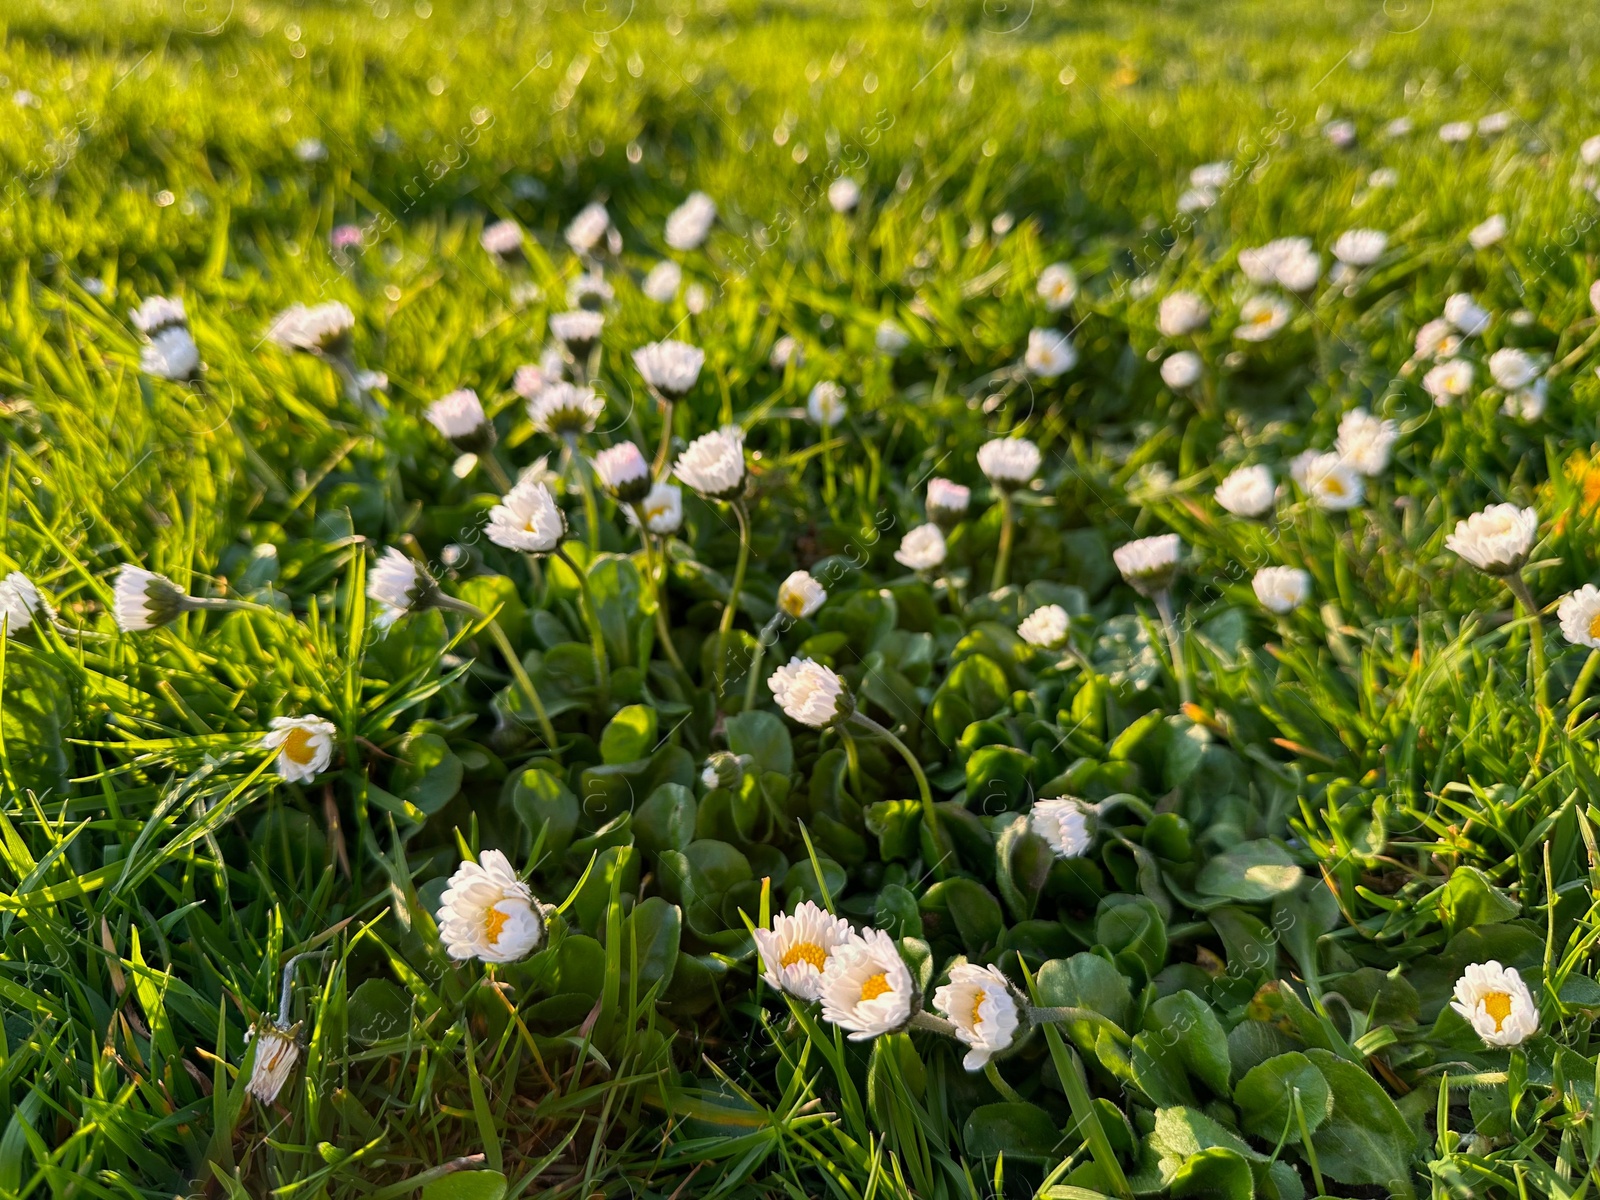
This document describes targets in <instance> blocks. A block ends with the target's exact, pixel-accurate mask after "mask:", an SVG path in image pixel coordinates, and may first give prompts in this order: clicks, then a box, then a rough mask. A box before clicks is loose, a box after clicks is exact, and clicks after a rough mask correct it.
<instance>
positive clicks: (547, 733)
mask: <svg viewBox="0 0 1600 1200" xmlns="http://www.w3.org/2000/svg"><path fill="white" fill-rule="evenodd" d="M455 603H456V604H457V605H461V606H463V607H462V608H461V609H460V611H462V612H465V613H467V614H468V615H469V616H472V617H474V618H475V619H477V620H480V621H484V622H486V624H485V626H484V627H485V628H486V629H488V631H489V636H490V637H491V638H493V639H494V644H495V645H496V646H497V647H499V649H500V655H501V657H502V658H504V659H505V660H506V666H507V667H509V668H510V670H511V677H512V678H513V679H515V680H516V681H517V686H518V687H520V688H521V689H522V694H523V695H524V696H526V697H527V699H528V703H529V704H530V705H532V706H533V716H534V719H535V720H536V721H538V722H539V732H540V733H541V734H543V735H544V740H545V743H546V744H547V745H548V746H549V747H550V753H551V754H552V755H554V756H555V758H556V760H557V761H558V762H559V761H560V759H561V744H560V743H559V742H558V741H557V740H556V727H555V726H554V725H552V724H550V714H549V713H547V712H545V710H544V701H543V700H541V699H539V690H538V689H537V688H536V687H534V686H533V680H531V679H529V678H528V672H527V671H526V670H524V669H523V666H522V659H520V658H518V657H517V652H516V650H515V649H514V648H513V647H512V645H511V639H510V638H508V637H507V636H506V631H505V630H504V629H502V628H501V627H500V622H499V620H498V619H497V618H494V617H491V616H489V614H488V613H486V612H484V611H483V609H481V608H479V607H478V606H477V605H476V604H468V603H467V601H465V600H457V601H456V602H455Z"/></svg>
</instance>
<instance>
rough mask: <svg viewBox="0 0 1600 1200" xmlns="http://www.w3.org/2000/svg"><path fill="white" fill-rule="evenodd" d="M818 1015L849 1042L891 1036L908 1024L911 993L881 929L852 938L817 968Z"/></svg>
mask: <svg viewBox="0 0 1600 1200" xmlns="http://www.w3.org/2000/svg"><path fill="white" fill-rule="evenodd" d="M821 993H822V1015H823V1017H824V1018H825V1019H826V1020H828V1021H831V1022H833V1024H835V1025H837V1026H839V1027H840V1028H841V1029H846V1030H848V1031H849V1033H850V1040H851V1041H853V1042H861V1041H866V1040H868V1039H869V1038H875V1037H878V1036H879V1035H881V1034H885V1033H894V1032H897V1031H898V1030H901V1029H904V1028H905V1027H906V1026H907V1025H909V1024H910V1023H911V1017H912V1014H913V1013H914V1012H915V1011H916V1002H917V994H916V989H915V987H914V986H913V984H912V981H911V972H910V971H909V970H908V969H907V967H906V964H905V962H904V960H903V959H901V957H900V951H899V949H898V948H897V947H896V946H895V944H894V939H893V938H891V937H890V936H889V935H888V934H887V933H885V932H883V930H881V929H868V930H865V931H863V932H862V933H855V934H852V935H851V937H850V939H849V940H848V941H846V942H844V943H843V944H842V945H839V946H836V947H835V948H834V950H833V953H832V954H830V955H829V956H828V962H827V965H826V966H825V967H824V968H823V970H822V985H821Z"/></svg>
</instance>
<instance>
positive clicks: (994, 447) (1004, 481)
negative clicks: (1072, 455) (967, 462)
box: [978, 437, 1042, 491]
mask: <svg viewBox="0 0 1600 1200" xmlns="http://www.w3.org/2000/svg"><path fill="white" fill-rule="evenodd" d="M1041 461H1042V457H1041V455H1040V454H1039V447H1038V446H1036V445H1034V444H1033V443H1032V442H1030V441H1029V440H1028V439H1027V438H1020V437H1003V438H995V439H994V440H993V441H990V442H985V443H984V444H983V445H981V446H979V447H978V469H979V470H981V471H982V472H983V473H984V474H985V475H986V476H988V478H989V482H990V483H992V484H994V485H995V486H996V487H998V488H1004V489H1006V490H1007V491H1011V490H1012V489H1014V488H1019V487H1022V486H1023V485H1024V484H1026V483H1027V482H1028V481H1029V480H1030V479H1032V478H1033V477H1034V476H1035V475H1036V474H1038V471H1039V463H1040V462H1041Z"/></svg>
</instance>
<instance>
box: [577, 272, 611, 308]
mask: <svg viewBox="0 0 1600 1200" xmlns="http://www.w3.org/2000/svg"><path fill="white" fill-rule="evenodd" d="M616 298H617V292H616V289H615V288H613V287H612V286H611V285H610V284H609V283H607V282H606V277H605V274H604V273H603V272H601V271H600V270H599V269H598V268H596V269H595V270H592V271H585V272H583V273H582V274H581V275H579V276H578V277H577V278H576V279H574V280H573V281H572V282H571V283H569V284H567V307H568V308H590V309H598V308H603V307H604V306H605V305H607V304H610V303H611V302H612V301H613V300H615V299H616Z"/></svg>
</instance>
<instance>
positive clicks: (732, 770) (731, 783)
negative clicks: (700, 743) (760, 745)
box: [700, 750, 745, 792]
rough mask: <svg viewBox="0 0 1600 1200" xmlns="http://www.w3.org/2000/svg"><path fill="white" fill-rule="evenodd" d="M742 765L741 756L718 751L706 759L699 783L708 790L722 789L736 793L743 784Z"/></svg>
mask: <svg viewBox="0 0 1600 1200" xmlns="http://www.w3.org/2000/svg"><path fill="white" fill-rule="evenodd" d="M744 765H745V760H744V757H743V756H741V755H738V754H730V753H729V752H728V751H726V750H718V751H717V752H716V753H715V754H713V755H711V757H709V758H708V759H706V765H705V768H704V769H703V770H702V771H701V772H700V782H701V783H703V784H705V785H706V787H708V788H724V789H726V790H727V791H730V792H736V791H738V790H739V785H740V784H742V783H743V782H744Z"/></svg>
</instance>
